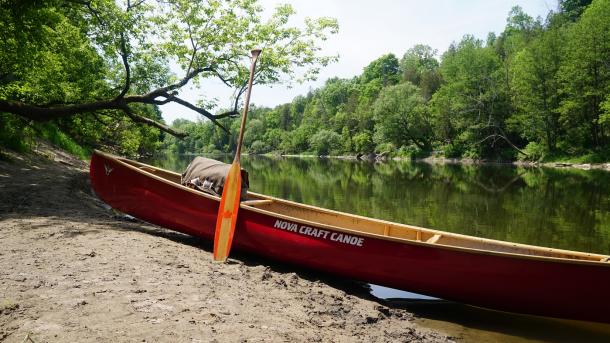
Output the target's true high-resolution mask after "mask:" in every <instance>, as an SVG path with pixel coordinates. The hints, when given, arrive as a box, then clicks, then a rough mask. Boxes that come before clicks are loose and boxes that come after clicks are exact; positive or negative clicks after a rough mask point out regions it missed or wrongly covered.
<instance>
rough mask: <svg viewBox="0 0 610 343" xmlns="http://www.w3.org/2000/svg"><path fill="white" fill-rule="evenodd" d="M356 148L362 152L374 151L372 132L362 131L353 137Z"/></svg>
mask: <svg viewBox="0 0 610 343" xmlns="http://www.w3.org/2000/svg"><path fill="white" fill-rule="evenodd" d="M352 142H353V145H354V150H355V151H357V152H360V153H368V152H372V151H373V149H374V148H375V144H374V143H373V137H372V135H371V134H370V132H367V131H365V132H360V133H358V134H356V135H355V136H354V138H353V139H352Z"/></svg>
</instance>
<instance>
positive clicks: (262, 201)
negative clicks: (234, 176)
mask: <svg viewBox="0 0 610 343" xmlns="http://www.w3.org/2000/svg"><path fill="white" fill-rule="evenodd" d="M272 202H273V200H270V199H257V200H246V201H242V202H241V204H242V205H246V206H259V205H267V204H271V203H272Z"/></svg>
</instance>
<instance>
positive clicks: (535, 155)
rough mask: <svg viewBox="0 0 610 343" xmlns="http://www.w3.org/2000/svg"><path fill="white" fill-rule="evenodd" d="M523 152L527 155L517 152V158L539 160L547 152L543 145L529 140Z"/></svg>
mask: <svg viewBox="0 0 610 343" xmlns="http://www.w3.org/2000/svg"><path fill="white" fill-rule="evenodd" d="M523 152H524V153H526V154H527V155H528V156H523V155H522V154H519V158H520V159H523V160H527V161H541V160H542V159H543V158H544V157H545V156H546V154H547V151H546V148H545V147H544V145H542V144H540V143H536V142H529V143H528V144H527V146H526V147H525V149H523Z"/></svg>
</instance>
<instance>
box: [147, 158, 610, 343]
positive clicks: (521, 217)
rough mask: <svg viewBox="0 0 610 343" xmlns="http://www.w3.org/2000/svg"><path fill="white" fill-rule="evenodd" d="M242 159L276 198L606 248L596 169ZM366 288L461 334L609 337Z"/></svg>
mask: <svg viewBox="0 0 610 343" xmlns="http://www.w3.org/2000/svg"><path fill="white" fill-rule="evenodd" d="M215 158H216V159H220V160H224V161H225V162H228V163H230V161H231V160H232V157H231V156H216V157H215ZM191 159H192V156H169V157H165V158H159V159H157V160H154V161H152V162H151V161H149V163H152V164H154V165H157V166H160V167H163V168H166V169H170V170H174V171H177V172H182V171H183V170H184V169H185V168H186V166H187V165H188V163H189V162H190V161H191ZM242 167H243V168H245V169H246V170H248V172H249V173H250V189H251V190H252V191H255V192H258V193H263V194H268V195H272V196H276V197H279V198H284V199H289V200H293V201H297V202H301V203H306V204H311V205H316V206H321V207H324V208H330V209H334V210H339V211H344V212H349V213H355V214H359V215H364V216H367V217H374V218H380V219H386V220H390V221H394V222H400V223H405V224H413V225H417V226H423V227H428V228H434V229H440V230H444V231H451V232H456V233H462V234H467V235H473V236H479V237H486V238H493V239H500V240H507V241H512V242H519V243H526V244H534V245H542V246H549V247H554V248H562V249H570V250H580V251H587V252H596V253H602V254H610V173H609V172H605V171H596V170H590V171H584V170H558V169H545V168H521V167H512V166H506V165H486V166H465V165H429V164H426V163H414V162H408V161H404V162H388V163H383V164H373V163H368V162H361V161H352V160H336V159H317V158H269V157H259V156H243V157H242ZM566 277H569V276H566ZM591 286H595V285H591ZM607 286H608V285H603V286H601V287H607ZM372 290H373V294H374V295H375V296H378V297H380V298H398V299H394V300H392V301H391V303H392V304H393V306H396V307H404V308H407V309H408V310H409V311H411V312H413V313H415V314H416V315H417V316H418V317H419V318H420V319H418V322H419V323H420V324H421V325H424V326H426V327H429V328H432V329H436V330H439V331H443V332H445V333H447V334H448V335H451V336H453V337H457V338H459V339H462V340H463V341H466V342H610V325H603V324H594V323H579V322H570V321H559V320H553V319H545V318H539V317H529V316H521V315H516V314H507V313H501V312H495V311H489V310H484V309H479V308H474V307H470V306H465V305H461V304H456V303H448V302H445V301H441V300H437V299H434V298H428V297H424V296H418V295H415V294H412V293H408V292H402V291H397V290H392V289H388V288H384V287H379V286H375V285H372ZM566 296H583V297H586V295H566ZM589 301H590V300H589Z"/></svg>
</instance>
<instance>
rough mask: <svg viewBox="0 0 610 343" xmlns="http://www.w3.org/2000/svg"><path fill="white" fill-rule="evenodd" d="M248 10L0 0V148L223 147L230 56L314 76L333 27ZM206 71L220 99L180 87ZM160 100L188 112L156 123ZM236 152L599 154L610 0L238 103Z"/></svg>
mask: <svg viewBox="0 0 610 343" xmlns="http://www.w3.org/2000/svg"><path fill="white" fill-rule="evenodd" d="M7 3H8V5H7ZM261 11H262V9H261V8H260V6H259V5H258V4H257V3H256V1H254V0H252V1H228V2H221V1H218V2H216V1H208V2H206V5H201V4H200V2H192V3H191V2H189V1H181V0H171V1H165V2H158V3H157V2H152V1H150V2H147V1H126V2H125V3H124V4H122V5H121V4H119V3H118V2H116V1H110V0H107V1H101V0H100V1H60V0H41V1H12V0H9V1H8V2H6V1H5V2H4V3H3V5H2V7H1V8H0V32H2V35H4V37H3V39H2V43H0V130H1V132H2V135H1V136H0V144H1V145H3V146H6V147H9V148H12V149H17V150H23V149H27V147H28V144H30V143H29V142H31V141H32V140H33V139H34V138H35V137H43V138H45V139H48V140H50V141H52V142H54V143H56V144H59V145H61V146H63V147H65V148H66V149H68V150H72V151H76V152H77V153H79V154H80V155H81V156H84V155H86V154H87V153H88V151H90V150H91V149H92V148H103V149H107V150H112V151H116V152H118V153H121V154H123V155H127V156H142V155H147V154H151V153H154V152H159V151H167V152H171V153H213V152H231V151H233V150H234V148H235V142H236V136H237V132H238V130H239V118H238V117H239V107H240V105H241V95H242V94H243V93H244V91H245V78H246V75H247V70H246V68H247V62H246V63H243V58H244V51H249V48H251V47H253V46H264V47H265V52H264V54H263V58H262V60H261V67H260V69H259V72H258V73H257V78H256V80H257V81H256V83H257V84H265V83H266V84H269V83H277V82H279V81H280V80H284V79H286V78H288V79H292V80H295V79H296V80H297V81H308V80H313V79H315V77H316V75H317V72H318V71H319V69H320V68H321V67H323V66H325V65H327V64H328V63H333V62H337V61H338V63H341V62H340V59H338V57H337V56H324V55H320V49H319V48H318V47H319V45H320V43H321V42H322V41H324V40H325V39H326V38H327V37H328V36H329V35H332V34H334V33H336V32H337V30H338V24H337V23H336V21H335V20H333V19H332V18H318V19H314V20H311V21H307V22H306V23H305V24H306V27H305V28H301V29H299V28H296V27H291V26H289V25H288V18H289V17H290V16H291V15H292V14H294V11H293V10H292V8H291V7H290V6H280V7H278V8H277V9H276V12H275V14H274V15H273V16H272V18H271V19H269V20H268V21H262V20H261V19H260V14H261ZM169 12H171V15H169V14H168V13H169ZM397 39H399V37H397ZM172 64H175V65H177V66H178V67H179V69H180V72H176V71H175V70H174V69H176V68H170V65H172ZM296 67H298V68H301V69H303V68H304V69H305V70H306V72H305V73H304V75H305V76H304V77H301V78H300V79H299V76H298V75H296V74H295V73H294V70H295V69H296ZM207 77H212V78H218V79H220V80H222V82H224V83H225V84H226V85H227V86H228V87H231V88H234V89H235V90H236V92H235V94H236V95H235V102H234V103H235V106H234V107H233V108H229V109H222V110H220V111H218V112H217V113H212V110H211V109H212V108H214V107H213V104H209V103H205V102H199V103H195V104H192V103H188V102H186V101H184V100H183V99H181V98H180V97H179V91H180V89H181V88H182V87H184V86H185V85H187V84H190V83H195V84H197V82H200V81H201V79H203V78H207ZM168 102H175V103H178V104H180V105H182V106H184V107H185V108H188V109H191V110H195V111H197V112H198V113H199V114H200V115H201V119H200V120H199V121H197V122H191V121H188V120H184V119H178V120H176V121H174V122H173V123H171V125H170V123H164V122H163V119H162V117H161V112H160V110H159V106H161V105H164V104H166V103H168ZM254 103H256V101H255V100H254ZM244 150H245V151H246V152H249V153H252V154H266V153H271V154H316V155H355V154H367V153H384V154H386V153H387V154H391V155H394V156H403V157H425V156H430V155H435V156H445V157H459V158H472V159H488V160H530V161H541V160H542V161H551V160H577V161H582V162H606V161H609V160H610V1H607V0H595V1H587V0H561V1H559V5H558V8H557V10H555V11H551V12H549V13H548V15H547V17H546V18H540V17H538V18H532V17H531V16H529V15H528V14H527V13H525V12H524V11H523V10H522V9H521V8H520V7H514V8H513V9H512V10H511V11H510V13H508V17H507V20H506V26H505V28H504V31H503V32H501V33H499V34H494V33H490V34H489V35H488V36H487V37H486V38H485V39H482V38H479V37H474V36H472V35H466V36H464V37H462V38H461V40H460V41H458V42H454V43H453V44H451V45H450V46H449V47H448V49H447V50H446V51H444V52H442V53H441V52H439V51H436V50H434V49H432V48H431V47H429V46H427V45H425V44H420V45H416V46H413V47H412V48H410V49H409V50H408V51H406V52H405V53H404V55H402V56H396V55H394V54H391V53H389V54H386V55H384V56H380V57H379V58H378V59H376V60H374V61H372V62H371V63H370V64H369V65H368V66H366V67H365V68H364V69H363V71H362V73H361V74H360V75H357V76H354V77H353V78H350V79H341V78H331V79H328V80H326V81H325V84H324V85H323V86H322V87H320V88H318V89H312V90H311V91H310V92H308V94H306V95H301V96H298V97H296V98H295V99H293V101H292V102H290V103H287V104H282V105H279V106H276V107H274V108H266V107H257V106H252V107H251V111H250V113H249V115H248V123H247V128H246V135H245V139H244Z"/></svg>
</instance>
